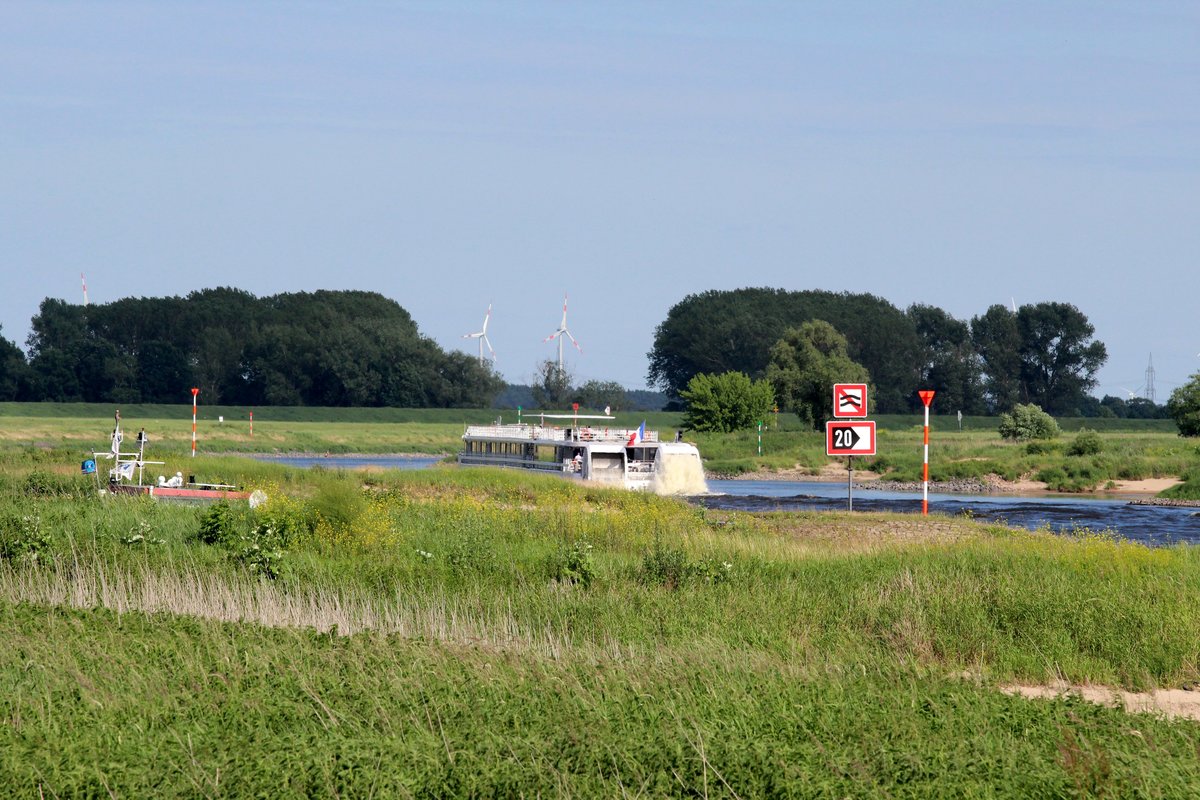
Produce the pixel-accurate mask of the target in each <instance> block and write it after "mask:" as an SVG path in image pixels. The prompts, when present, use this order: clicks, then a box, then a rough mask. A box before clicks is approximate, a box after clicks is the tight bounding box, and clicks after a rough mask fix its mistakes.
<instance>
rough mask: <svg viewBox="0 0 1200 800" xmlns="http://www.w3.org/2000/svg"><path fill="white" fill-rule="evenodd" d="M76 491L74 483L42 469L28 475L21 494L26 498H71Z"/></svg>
mask: <svg viewBox="0 0 1200 800" xmlns="http://www.w3.org/2000/svg"><path fill="white" fill-rule="evenodd" d="M74 490H75V483H74V481H72V480H70V479H68V478H65V477H63V476H61V475H55V474H53V473H50V472H46V471H45V470H40V469H35V470H33V471H31V472H30V473H29V474H28V475H26V476H25V483H24V484H22V485H21V494H23V495H25V496H26V497H70V496H71V495H72V494H74Z"/></svg>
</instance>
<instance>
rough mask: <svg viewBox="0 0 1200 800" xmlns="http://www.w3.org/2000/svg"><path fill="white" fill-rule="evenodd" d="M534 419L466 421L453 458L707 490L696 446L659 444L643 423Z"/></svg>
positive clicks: (618, 482) (658, 487) (640, 485)
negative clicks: (624, 425) (620, 424)
mask: <svg viewBox="0 0 1200 800" xmlns="http://www.w3.org/2000/svg"><path fill="white" fill-rule="evenodd" d="M533 419H536V421H528V422H518V423H509V424H499V423H497V424H495V425H469V426H467V431H466V433H464V434H463V437H462V438H463V444H464V447H463V451H462V452H461V453H459V456H458V462H459V463H460V464H464V465H470V466H490V467H510V468H513V469H527V470H534V471H538V472H550V473H557V474H561V475H565V476H568V477H571V478H576V479H580V480H585V481H592V482H595V483H598V484H604V485H609V486H621V487H624V488H626V489H633V490H636V491H650V492H655V493H657V494H688V495H691V494H703V493H705V492H706V491H708V486H707V484H706V483H705V482H704V468H703V466H702V464H701V462H700V451H699V450H697V449H696V446H695V445H693V444H689V443H687V442H684V441H680V440H679V437H678V436H676V441H673V442H663V441H660V440H659V436H658V432H657V431H647V430H646V425H645V423H642V425H641V427H640V428H637V429H635V430H626V429H622V428H610V427H608V426H607V425H605V424H604V423H606V422H609V421H611V420H613V419H614V418H613V417H611V416H594V415H592V416H589V415H576V414H539V415H537V416H536V417H534V418H533Z"/></svg>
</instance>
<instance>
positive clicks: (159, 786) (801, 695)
mask: <svg viewBox="0 0 1200 800" xmlns="http://www.w3.org/2000/svg"><path fill="white" fill-rule="evenodd" d="M0 630H2V631H3V633H4V636H5V641H6V649H5V651H4V655H3V656H0V690H2V691H0V698H3V699H0V709H2V710H3V712H4V717H5V721H6V723H7V724H6V725H4V726H3V728H0V742H2V743H3V746H2V747H0V753H3V755H2V756H0V785H2V786H4V788H5V789H7V790H8V791H9V792H11V793H12V794H14V795H24V796H46V797H52V796H75V795H94V796H101V797H107V796H118V797H123V796H156V797H166V796H178V795H184V796H189V797H192V796H237V797H241V796H273V797H275V796H306V797H311V796H356V797H367V796H382V797H392V796H395V797H405V796H433V797H463V796H478V797H495V796H518V795H522V796H536V795H543V796H563V795H565V796H579V797H611V796H624V795H631V796H633V795H641V796H650V797H661V796H714V797H733V796H736V797H779V796H794V797H845V796H855V797H863V796H880V797H884V796H886V797H935V796H937V797H944V796H988V797H1030V796H1042V797H1073V796H1147V797H1156V796H1157V797H1182V796H1188V795H1190V794H1192V793H1193V792H1194V790H1195V788H1196V787H1197V785H1200V762H1198V761H1197V760H1196V757H1195V756H1196V747H1197V743H1198V741H1200V737H1198V731H1197V727H1196V726H1195V725H1191V724H1179V723H1175V724H1172V723H1168V722H1165V721H1162V720H1160V719H1157V718H1154V717H1151V716H1139V717H1129V716H1127V715H1125V714H1123V713H1121V712H1118V711H1115V710H1112V709H1107V708H1103V707H1100V706H1093V705H1089V704H1086V703H1083V702H1081V701H1073V700H1061V701H1056V702H1030V701H1026V700H1021V699H1017V698H1014V697H1009V696H1006V695H1004V694H1001V693H999V692H996V691H994V690H992V689H990V688H988V687H986V686H983V685H980V684H979V683H978V682H976V681H972V680H962V679H955V678H952V677H949V676H946V675H944V674H942V673H940V672H938V671H931V670H927V669H920V668H913V667H909V666H903V665H890V666H889V665H853V664H851V665H845V666H843V667H842V668H840V669H831V668H813V667H812V666H810V665H805V664H796V663H794V662H785V661H781V660H774V659H764V658H743V657H739V655H738V654H737V653H730V652H723V651H721V650H720V649H717V648H706V649H698V650H695V651H689V652H686V653H685V652H678V651H669V652H664V653H657V654H653V655H644V656H634V657H621V658H612V657H603V656H595V655H586V656H580V655H577V654H568V655H567V656H565V657H562V658H553V659H551V658H540V657H531V656H530V655H529V654H528V653H525V652H522V651H520V650H513V649H509V648H505V647H503V646H500V647H497V646H495V645H494V644H493V643H481V644H480V645H463V646H455V645H446V644H443V643H439V642H436V641H433V642H429V641H420V640H411V639H405V638H400V637H395V636H391V637H387V636H380V635H375V634H362V635H358V636H354V637H349V638H346V637H338V636H330V635H327V634H323V633H320V632H317V631H298V630H281V629H268V628H262V627H258V626H248V625H232V624H219V623H206V622H201V621H196V620H189V619H185V618H178V617H167V616H162V615H158V616H148V615H144V614H124V615H120V616H118V615H116V614H114V613H112V612H107V611H86V612H85V611H59V610H47V609H42V608H34V607H30V606H7V605H5V606H0Z"/></svg>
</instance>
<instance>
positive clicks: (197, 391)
mask: <svg viewBox="0 0 1200 800" xmlns="http://www.w3.org/2000/svg"><path fill="white" fill-rule="evenodd" d="M198 394H200V390H199V389H197V388H196V387H195V386H193V387H192V458H195V457H196V395H198Z"/></svg>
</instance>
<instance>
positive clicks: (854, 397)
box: [833, 383, 867, 419]
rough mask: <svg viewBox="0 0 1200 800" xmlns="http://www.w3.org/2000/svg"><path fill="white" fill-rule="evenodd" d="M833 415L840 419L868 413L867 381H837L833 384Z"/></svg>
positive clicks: (862, 415) (863, 415)
mask: <svg viewBox="0 0 1200 800" xmlns="http://www.w3.org/2000/svg"><path fill="white" fill-rule="evenodd" d="M833 415H834V416H835V417H838V418H839V419H845V418H847V417H865V416H866V415H867V385H866V384H865V383H835V384H834V385H833Z"/></svg>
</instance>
